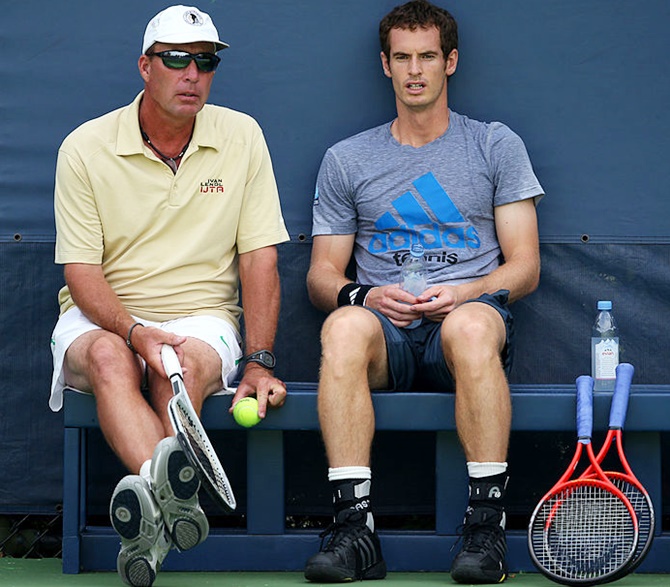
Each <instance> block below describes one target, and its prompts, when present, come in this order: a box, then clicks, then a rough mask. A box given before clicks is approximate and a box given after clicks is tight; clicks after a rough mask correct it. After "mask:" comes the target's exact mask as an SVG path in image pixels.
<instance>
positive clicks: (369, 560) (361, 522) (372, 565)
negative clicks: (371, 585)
mask: <svg viewBox="0 0 670 587" xmlns="http://www.w3.org/2000/svg"><path fill="white" fill-rule="evenodd" d="M365 519H366V516H365V515H363V514H362V513H361V512H357V511H354V510H343V511H341V512H340V513H339V514H338V516H337V519H336V520H335V522H333V523H332V524H331V525H330V526H329V527H328V528H326V530H325V531H324V532H323V533H322V534H321V551H320V552H318V553H317V554H315V555H314V556H313V557H312V558H310V559H309V560H308V561H307V564H306V565H305V578H306V579H307V580H308V581H314V582H316V583H339V582H344V581H362V580H363V579H383V578H384V577H386V563H385V562H384V559H383V558H382V549H381V545H380V543H379V537H378V536H377V532H372V531H370V528H368V527H367V526H366V525H365ZM328 535H330V539H329V540H328V543H327V544H326V545H325V547H324V545H323V539H324V538H325V537H326V536H328Z"/></svg>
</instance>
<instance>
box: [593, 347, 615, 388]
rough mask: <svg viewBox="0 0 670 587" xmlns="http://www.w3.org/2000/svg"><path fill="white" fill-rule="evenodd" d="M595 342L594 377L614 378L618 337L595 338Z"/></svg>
mask: <svg viewBox="0 0 670 587" xmlns="http://www.w3.org/2000/svg"><path fill="white" fill-rule="evenodd" d="M594 342H595V348H594V350H595V373H594V377H595V379H616V368H617V365H618V364H619V339H618V338H597V339H595V340H594Z"/></svg>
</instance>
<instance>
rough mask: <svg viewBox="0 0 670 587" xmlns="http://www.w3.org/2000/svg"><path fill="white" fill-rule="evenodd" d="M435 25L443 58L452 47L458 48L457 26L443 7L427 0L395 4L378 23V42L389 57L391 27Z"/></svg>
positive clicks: (425, 26)
mask: <svg viewBox="0 0 670 587" xmlns="http://www.w3.org/2000/svg"><path fill="white" fill-rule="evenodd" d="M431 27H436V28H437V30H439V31H440V45H441V46H442V53H444V58H445V59H446V58H447V57H448V56H449V53H451V52H452V50H454V49H458V26H457V25H456V20H455V19H454V17H453V16H452V15H451V14H450V13H449V12H447V11H446V10H445V9H444V8H439V7H438V6H435V5H433V4H431V3H430V2H428V1H427V0H412V1H411V2H407V3H406V4H402V5H401V6H396V7H395V8H394V9H393V10H391V12H389V13H388V14H387V15H386V16H385V17H384V18H382V20H381V22H380V23H379V43H380V44H381V47H382V51H383V52H384V54H385V55H386V57H388V58H390V57H391V55H390V53H391V44H390V42H389V34H390V32H391V30H392V29H409V30H411V31H414V30H416V29H417V28H423V29H428V28H431Z"/></svg>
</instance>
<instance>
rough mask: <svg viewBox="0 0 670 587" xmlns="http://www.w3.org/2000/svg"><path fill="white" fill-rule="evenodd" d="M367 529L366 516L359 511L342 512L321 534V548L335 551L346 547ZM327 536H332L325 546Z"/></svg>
mask: <svg viewBox="0 0 670 587" xmlns="http://www.w3.org/2000/svg"><path fill="white" fill-rule="evenodd" d="M366 529H367V526H366V525H365V518H364V517H363V516H362V515H361V514H360V513H359V512H346V511H345V512H340V514H339V515H337V516H336V517H335V519H334V520H333V521H332V522H331V523H330V524H329V525H328V527H327V528H326V529H325V530H324V531H323V532H321V533H320V534H319V537H320V538H321V548H320V550H322V551H335V550H338V549H341V548H346V547H348V546H349V545H350V544H351V543H352V542H354V541H355V540H356V539H357V538H358V537H359V536H360V535H361V534H362V533H364V532H365V530H366ZM327 536H330V539H329V540H328V542H327V543H326V546H325V548H324V546H323V545H324V542H325V539H326V537H327Z"/></svg>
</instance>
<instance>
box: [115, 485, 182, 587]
mask: <svg viewBox="0 0 670 587" xmlns="http://www.w3.org/2000/svg"><path fill="white" fill-rule="evenodd" d="M109 515H110V518H111V520H112V526H114V529H115V530H116V531H117V532H118V534H119V536H120V537H121V550H120V551H119V554H118V556H117V559H116V569H117V571H118V573H119V575H120V576H121V579H122V580H123V582H124V583H126V584H127V585H131V586H132V587H151V585H152V584H153V582H154V580H155V579H156V574H157V573H158V571H160V568H161V563H162V562H163V560H164V559H165V557H166V556H167V553H168V552H169V551H170V548H171V546H172V542H171V540H170V536H169V534H167V532H166V530H165V524H164V523H163V516H162V514H161V511H160V508H159V507H158V504H157V503H156V501H155V500H154V497H153V494H152V493H151V489H150V488H149V484H148V483H147V482H146V480H144V479H143V478H142V477H140V476H139V475H127V476H126V477H124V478H123V479H121V481H119V483H118V485H117V486H116V488H115V489H114V493H113V494H112V501H111V503H110V506H109Z"/></svg>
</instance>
